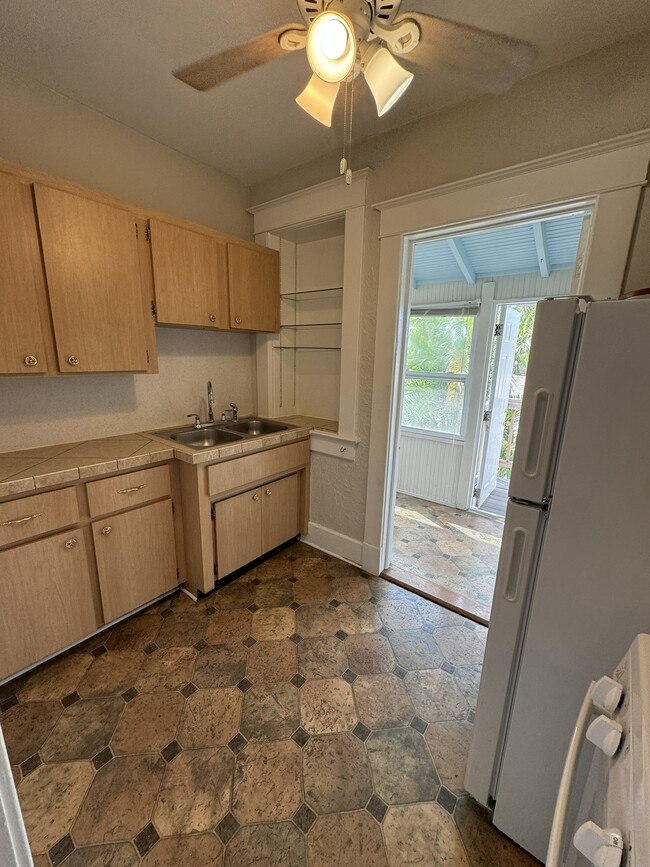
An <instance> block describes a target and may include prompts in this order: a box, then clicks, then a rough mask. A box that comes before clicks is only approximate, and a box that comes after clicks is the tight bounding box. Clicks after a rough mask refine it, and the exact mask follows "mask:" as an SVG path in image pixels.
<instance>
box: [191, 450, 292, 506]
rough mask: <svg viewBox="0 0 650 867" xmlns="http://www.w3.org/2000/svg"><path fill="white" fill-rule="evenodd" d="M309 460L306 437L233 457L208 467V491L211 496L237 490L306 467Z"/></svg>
mask: <svg viewBox="0 0 650 867" xmlns="http://www.w3.org/2000/svg"><path fill="white" fill-rule="evenodd" d="M308 462H309V440H302V441H301V442H298V443H291V445H287V446H280V448H276V449H269V450H268V451H265V452H256V453H255V454H252V455H247V456H246V457H242V458H233V459H232V460H231V461H224V462H223V463H221V464H213V465H212V466H211V467H208V491H209V493H210V496H214V495H216V494H222V493H224V492H225V491H230V490H236V489H237V488H242V487H244V486H245V485H249V484H251V483H255V482H257V481H259V480H260V479H265V478H268V477H270V476H275V475H279V474H280V473H284V472H286V471H287V470H293V469H295V468H296V467H302V466H305V464H307V463H308Z"/></svg>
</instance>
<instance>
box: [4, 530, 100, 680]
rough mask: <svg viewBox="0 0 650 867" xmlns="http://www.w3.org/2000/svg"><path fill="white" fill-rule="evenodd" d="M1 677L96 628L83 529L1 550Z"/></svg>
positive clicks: (96, 622) (36, 660)
mask: <svg viewBox="0 0 650 867" xmlns="http://www.w3.org/2000/svg"><path fill="white" fill-rule="evenodd" d="M0 576H2V578H1V580H0V679H2V678H4V677H7V676H8V675H10V674H14V673H15V672H17V671H19V670H20V669H21V668H24V667H25V666H27V665H31V664H32V663H34V662H38V660H40V659H43V658H44V657H46V656H49V654H51V653H54V652H55V651H57V650H61V649H62V648H64V647H67V646H68V645H69V644H73V643H74V642H75V641H79V640H80V639H82V638H84V637H85V636H86V635H90V633H91V632H94V630H95V629H97V626H98V625H99V624H98V621H97V616H96V613H95V606H94V601H93V594H92V585H91V577H90V571H89V568H88V556H87V552H86V548H85V545H84V538H83V535H82V531H81V530H79V529H76V530H69V531H68V532H67V533H59V534H58V535H56V536H49V537H48V538H47V539H41V540H40V541H38V542H30V543H29V544H27V545H21V546H20V547H18V548H10V549H9V550H6V551H2V552H0Z"/></svg>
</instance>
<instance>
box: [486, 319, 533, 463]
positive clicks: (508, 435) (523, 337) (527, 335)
mask: <svg viewBox="0 0 650 867" xmlns="http://www.w3.org/2000/svg"><path fill="white" fill-rule="evenodd" d="M536 309H537V308H536V306H535V305H534V304H531V305H529V306H526V307H515V310H516V311H517V312H518V313H521V319H520V320H519V330H518V331H517V345H516V347H515V363H514V365H513V367H512V375H513V376H525V375H526V371H527V370H528V356H529V355H530V342H531V339H532V336H533V326H534V324H535V311H536ZM495 343H496V341H495ZM518 429H519V410H517V409H507V410H506V417H505V420H504V423H503V437H502V439H501V450H500V454H499V458H500V460H501V461H502V462H504V463H506V464H507V466H502V465H500V466H499V469H498V471H497V478H499V479H508V480H510V477H511V475H512V469H511V467H510V466H509V465H510V464H512V461H513V459H514V456H515V446H516V444H517V431H518Z"/></svg>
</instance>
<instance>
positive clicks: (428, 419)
mask: <svg viewBox="0 0 650 867" xmlns="http://www.w3.org/2000/svg"><path fill="white" fill-rule="evenodd" d="M464 396H465V383H464V382H458V380H445V379H433V380H432V379H410V378H407V379H406V380H405V382H404V401H403V406H402V424H403V425H405V426H406V427H416V428H422V429H424V430H430V431H438V432H440V433H446V434H460V431H461V423H462V418H463V398H464Z"/></svg>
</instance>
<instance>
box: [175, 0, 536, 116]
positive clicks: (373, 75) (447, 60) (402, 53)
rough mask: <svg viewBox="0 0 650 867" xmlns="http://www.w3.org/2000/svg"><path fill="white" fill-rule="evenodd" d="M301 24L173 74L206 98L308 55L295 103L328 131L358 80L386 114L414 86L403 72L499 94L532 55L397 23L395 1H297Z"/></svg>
mask: <svg viewBox="0 0 650 867" xmlns="http://www.w3.org/2000/svg"><path fill="white" fill-rule="evenodd" d="M296 2H297V4H298V9H299V11H300V13H301V15H302V18H303V22H304V23H303V24H302V25H299V24H286V25H284V26H283V27H278V28H276V29H275V30H271V31H269V32H268V33H264V34H262V35H261V36H257V37H255V38H254V39H251V40H250V41H248V42H244V43H242V44H241V45H236V46H234V47H233V48H228V49H226V50H225V51H221V52H219V53H218V54H213V55H212V56H210V57H206V58H205V59H203V60H199V61H198V62H196V63H192V64H190V65H189V66H184V67H183V68H182V69H177V70H175V71H174V75H175V76H176V78H178V79H179V80H180V81H183V82H185V83H186V84H189V85H190V86H191V87H194V88H195V89H196V90H209V89H210V88H212V87H216V86H217V85H220V84H223V83H224V82H225V81H228V80H230V79H232V78H235V77H236V76H238V75H241V74H242V73H244V72H247V71H248V70H250V69H254V68H255V67H257V66H262V65H263V64H265V63H268V62H269V61H271V60H274V59H275V58H277V57H280V56H282V55H283V54H285V53H286V52H289V51H296V50H299V49H303V48H304V49H306V53H307V59H308V61H309V65H310V67H311V69H312V76H311V79H310V80H309V82H308V84H307V86H306V87H305V89H304V90H303V91H302V93H300V94H299V95H298V96H297V97H296V102H297V103H298V105H300V106H301V108H303V109H304V110H305V111H306V112H307V113H308V114H310V115H311V116H312V117H313V118H315V119H316V120H318V121H320V123H322V124H324V125H325V126H331V123H332V112H333V109H334V103H335V102H336V97H337V95H338V92H339V88H340V86H341V83H342V82H344V81H349V80H351V79H353V78H356V77H357V76H358V75H359V74H363V76H364V78H365V80H366V83H367V84H368V87H369V89H370V91H371V93H372V95H373V97H374V100H375V103H376V105H377V113H378V114H379V115H380V116H381V115H383V114H385V113H386V112H387V111H388V110H389V109H390V108H391V107H392V106H393V105H394V104H395V103H396V102H397V100H398V99H399V98H400V97H401V96H402V94H403V93H404V92H405V91H406V89H407V88H408V86H409V85H410V84H411V82H412V80H413V72H412V71H410V70H409V69H407V68H405V67H404V66H403V65H402V64H401V63H399V62H398V61H397V60H396V57H399V58H400V59H404V60H405V62H406V63H407V64H411V65H416V66H417V65H420V66H427V67H431V66H433V67H435V68H436V69H439V70H441V71H444V72H448V73H451V74H455V75H460V76H461V77H462V78H463V79H464V80H465V81H469V82H470V83H471V84H474V85H475V86H476V87H477V88H478V89H479V90H481V91H485V92H489V93H500V92H502V91H504V90H507V89H508V88H509V87H510V86H511V85H512V84H514V82H515V81H516V80H517V79H518V78H521V77H522V76H523V75H524V74H525V73H526V72H527V70H528V68H529V66H530V63H531V61H532V59H533V57H534V49H533V47H532V46H531V45H530V44H529V43H527V42H521V41H519V40H516V39H511V38H509V37H506V36H501V35H499V34H497V33H491V32H489V31H486V30H479V29H477V28H475V27H469V26H468V25H466V24H458V23H456V22H453V21H448V20H446V19H444V18H436V17H434V16H432V15H425V14H424V13H421V12H410V13H408V14H407V15H404V16H402V17H399V18H398V15H399V11H400V6H401V0H296Z"/></svg>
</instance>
